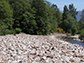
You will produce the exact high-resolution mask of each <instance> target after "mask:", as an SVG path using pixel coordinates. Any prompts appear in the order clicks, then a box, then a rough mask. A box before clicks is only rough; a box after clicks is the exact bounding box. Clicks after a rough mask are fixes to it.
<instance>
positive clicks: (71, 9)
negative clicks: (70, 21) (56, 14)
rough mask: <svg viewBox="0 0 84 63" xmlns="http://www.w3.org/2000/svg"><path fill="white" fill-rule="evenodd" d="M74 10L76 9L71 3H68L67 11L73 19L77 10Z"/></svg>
mask: <svg viewBox="0 0 84 63" xmlns="http://www.w3.org/2000/svg"><path fill="white" fill-rule="evenodd" d="M76 10H77V9H75V7H74V5H73V4H70V5H69V12H70V14H71V15H72V17H73V18H74V19H77V18H76V15H77V14H78V12H77V11H76Z"/></svg>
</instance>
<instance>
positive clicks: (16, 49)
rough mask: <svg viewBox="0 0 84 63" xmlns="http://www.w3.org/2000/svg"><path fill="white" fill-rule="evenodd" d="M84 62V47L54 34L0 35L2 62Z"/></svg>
mask: <svg viewBox="0 0 84 63" xmlns="http://www.w3.org/2000/svg"><path fill="white" fill-rule="evenodd" d="M6 61H7V62H8V63H84V47H83V46H79V45H77V44H71V43H69V42H66V41H63V40H61V39H58V38H55V37H54V36H53V35H52V36H50V35H49V36H42V35H28V34H24V33H21V34H16V36H13V35H6V36H0V63H4V62H6Z"/></svg>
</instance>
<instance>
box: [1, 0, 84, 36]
mask: <svg viewBox="0 0 84 63" xmlns="http://www.w3.org/2000/svg"><path fill="white" fill-rule="evenodd" d="M77 13H78V12H77V9H76V8H75V7H74V4H69V6H67V5H65V6H64V8H63V12H61V11H60V10H59V8H58V6H57V5H56V4H51V3H50V2H48V1H46V0H0V35H3V34H4V35H5V34H16V33H20V32H24V33H27V34H38V35H48V34H50V33H55V32H59V33H70V34H71V35H75V34H80V35H81V36H82V37H84V35H83V34H84V29H83V28H84V10H82V15H81V19H80V20H79V21H77V18H76V15H77Z"/></svg>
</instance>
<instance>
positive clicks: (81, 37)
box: [79, 29, 84, 39]
mask: <svg viewBox="0 0 84 63" xmlns="http://www.w3.org/2000/svg"><path fill="white" fill-rule="evenodd" d="M79 38H80V39H84V29H82V31H81V32H80V36H79Z"/></svg>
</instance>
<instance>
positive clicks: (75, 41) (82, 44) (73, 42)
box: [66, 39, 84, 46]
mask: <svg viewBox="0 0 84 63" xmlns="http://www.w3.org/2000/svg"><path fill="white" fill-rule="evenodd" d="M66 41H68V42H70V43H72V44H78V45H81V46H84V42H79V41H77V40H71V39H67V40H66Z"/></svg>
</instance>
